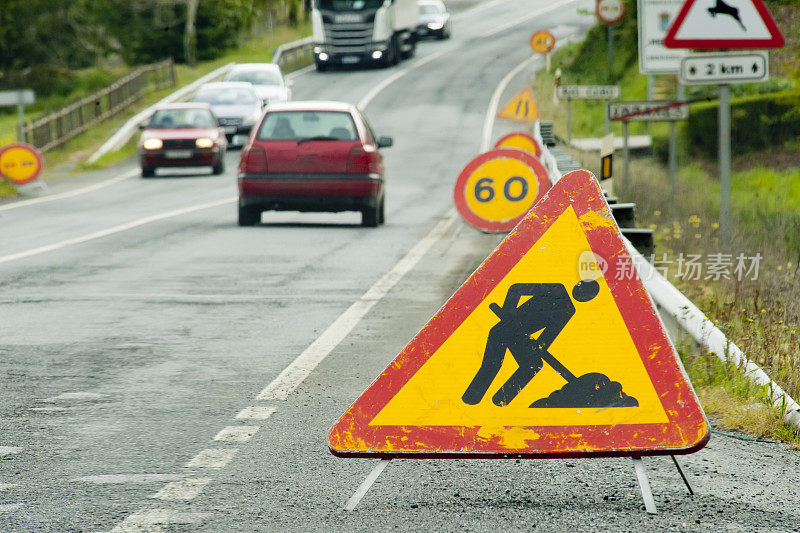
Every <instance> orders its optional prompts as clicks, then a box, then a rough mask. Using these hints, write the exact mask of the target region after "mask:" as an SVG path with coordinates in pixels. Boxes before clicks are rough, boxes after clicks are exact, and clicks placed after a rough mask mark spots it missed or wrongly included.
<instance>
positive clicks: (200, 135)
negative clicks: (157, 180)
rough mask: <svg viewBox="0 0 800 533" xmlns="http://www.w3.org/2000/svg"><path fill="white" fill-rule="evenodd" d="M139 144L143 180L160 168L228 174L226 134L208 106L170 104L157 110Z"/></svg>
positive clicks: (145, 128) (145, 127)
mask: <svg viewBox="0 0 800 533" xmlns="http://www.w3.org/2000/svg"><path fill="white" fill-rule="evenodd" d="M143 130H144V131H142V138H141V140H140V141H139V161H140V163H141V166H142V177H143V178H149V177H152V176H154V175H155V172H156V169H157V168H159V167H198V166H210V167H211V168H212V171H213V173H214V174H222V173H223V172H225V152H226V151H227V149H228V143H227V141H226V140H225V131H224V130H223V129H222V128H220V126H219V122H218V121H217V117H216V116H214V113H213V112H212V111H211V107H210V106H209V105H208V104H199V103H191V104H169V105H164V106H160V107H158V108H156V110H155V112H154V113H153V115H152V116H151V117H150V121H149V122H148V124H147V125H146V126H144V128H143Z"/></svg>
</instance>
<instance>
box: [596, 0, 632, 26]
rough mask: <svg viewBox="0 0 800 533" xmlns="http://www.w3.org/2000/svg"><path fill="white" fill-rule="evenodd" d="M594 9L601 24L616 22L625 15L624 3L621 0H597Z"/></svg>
mask: <svg viewBox="0 0 800 533" xmlns="http://www.w3.org/2000/svg"><path fill="white" fill-rule="evenodd" d="M594 11H595V13H596V14H597V18H598V19H599V20H600V22H602V23H603V24H606V25H610V24H616V23H617V22H619V21H620V20H622V18H623V17H624V16H625V3H624V2H623V1H622V0H597V4H595V8H594Z"/></svg>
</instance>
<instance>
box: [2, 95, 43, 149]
mask: <svg viewBox="0 0 800 533" xmlns="http://www.w3.org/2000/svg"><path fill="white" fill-rule="evenodd" d="M34 102H36V96H35V95H34V94H33V91H31V90H30V89H23V90H17V91H0V106H17V139H18V140H19V142H21V143H24V142H25V105H26V104H27V105H30V104H33V103H34Z"/></svg>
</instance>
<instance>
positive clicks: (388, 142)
mask: <svg viewBox="0 0 800 533" xmlns="http://www.w3.org/2000/svg"><path fill="white" fill-rule="evenodd" d="M393 144H394V139H392V138H391V137H378V148H389V147H390V146H392V145H393Z"/></svg>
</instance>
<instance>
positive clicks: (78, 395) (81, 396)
mask: <svg viewBox="0 0 800 533" xmlns="http://www.w3.org/2000/svg"><path fill="white" fill-rule="evenodd" d="M103 396H105V395H104V394H97V393H96V392H64V393H62V394H59V395H58V396H52V397H50V398H41V399H38V400H37V401H40V402H57V401H60V400H67V401H69V400H76V401H80V400H99V399H100V398H102V397H103Z"/></svg>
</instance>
